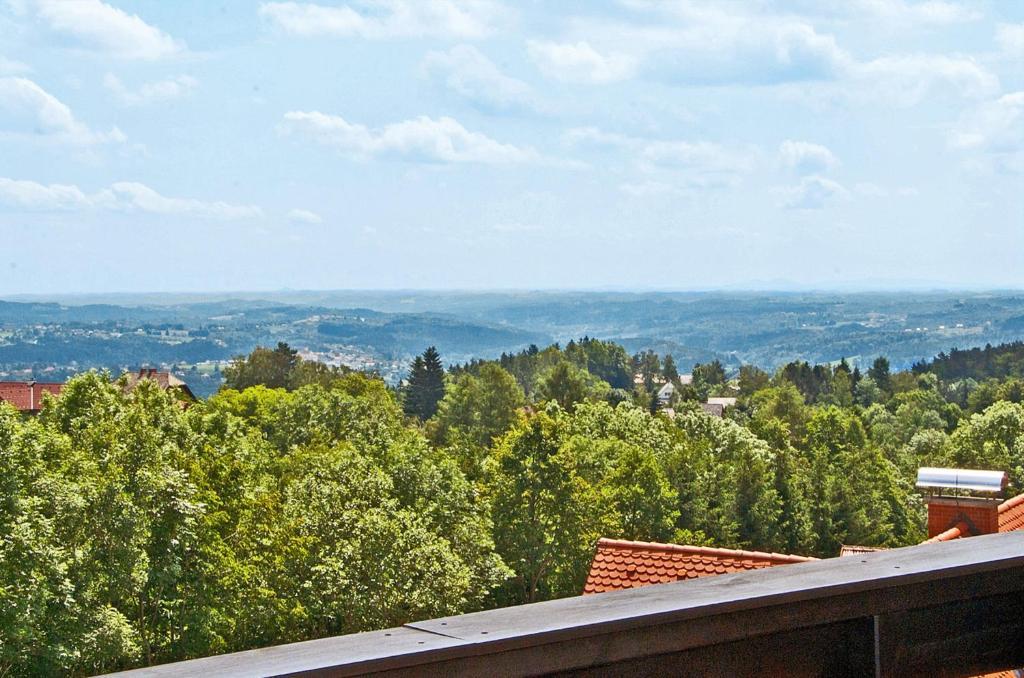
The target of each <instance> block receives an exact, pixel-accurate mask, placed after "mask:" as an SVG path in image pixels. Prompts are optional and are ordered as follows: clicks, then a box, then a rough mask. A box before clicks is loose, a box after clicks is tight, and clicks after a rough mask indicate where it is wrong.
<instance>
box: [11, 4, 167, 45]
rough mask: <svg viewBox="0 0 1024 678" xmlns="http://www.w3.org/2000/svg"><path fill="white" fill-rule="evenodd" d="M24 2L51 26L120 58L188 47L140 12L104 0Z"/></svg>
mask: <svg viewBox="0 0 1024 678" xmlns="http://www.w3.org/2000/svg"><path fill="white" fill-rule="evenodd" d="M21 5H22V8H23V11H25V12H29V13H31V14H33V15H34V16H35V17H36V18H38V19H39V20H40V21H41V22H42V23H44V24H45V25H46V26H47V27H49V28H50V30H52V31H54V32H57V33H61V34H63V35H66V36H68V37H70V38H72V39H73V40H75V41H76V42H77V43H78V44H79V45H81V46H82V47H84V48H87V49H93V50H96V51H101V52H104V53H107V54H110V55H113V56H116V57H119V58H123V59H142V60H154V59H161V58H164V57H169V56H173V55H175V54H179V53H181V52H183V51H184V50H185V46H184V44H183V43H181V42H180V41H178V40H175V39H174V38H172V37H171V36H170V35H168V34H166V33H164V32H163V31H161V30H160V29H159V28H157V27H156V26H152V25H150V24H148V23H146V22H145V21H143V20H142V19H141V18H139V16H138V15H136V14H128V13H127V12H124V11H122V10H120V9H118V8H116V7H113V6H111V5H108V4H107V3H105V2H101V1H100V0H27V1H26V2H23V3H21Z"/></svg>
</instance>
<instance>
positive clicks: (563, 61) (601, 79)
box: [526, 40, 638, 84]
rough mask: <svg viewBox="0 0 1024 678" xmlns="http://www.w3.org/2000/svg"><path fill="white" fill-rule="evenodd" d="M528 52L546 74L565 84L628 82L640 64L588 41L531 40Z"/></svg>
mask: <svg viewBox="0 0 1024 678" xmlns="http://www.w3.org/2000/svg"><path fill="white" fill-rule="evenodd" d="M526 51H527V54H529V56H530V59H531V60H533V62H534V63H535V64H536V65H537V67H538V68H539V69H540V70H541V72H542V73H544V74H545V75H547V76H549V77H552V78H555V79H557V80H562V81H565V82H583V83H591V84H606V83H610V82H616V81H619V80H625V79H627V78H629V77H631V76H632V75H633V74H634V73H635V71H636V68H637V63H638V62H637V59H636V57H634V56H631V55H628V54H623V53H620V52H608V53H605V54H602V53H600V52H598V51H597V50H596V49H594V48H593V47H591V46H590V44H589V43H587V42H585V41H580V42H576V43H558V42H548V41H540V40H530V41H529V42H527V44H526Z"/></svg>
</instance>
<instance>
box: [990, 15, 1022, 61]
mask: <svg viewBox="0 0 1024 678" xmlns="http://www.w3.org/2000/svg"><path fill="white" fill-rule="evenodd" d="M996 43H998V45H999V47H1000V48H1001V49H1002V50H1003V52H1004V53H1005V54H1006V55H1007V56H1009V57H1010V58H1014V59H1020V58H1024V23H1021V24H999V25H998V26H997V27H996Z"/></svg>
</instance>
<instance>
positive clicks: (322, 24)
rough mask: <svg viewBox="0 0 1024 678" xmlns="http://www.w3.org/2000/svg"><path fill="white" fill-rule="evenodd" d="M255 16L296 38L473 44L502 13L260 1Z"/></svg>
mask: <svg viewBox="0 0 1024 678" xmlns="http://www.w3.org/2000/svg"><path fill="white" fill-rule="evenodd" d="M259 13H260V16H262V17H263V18H264V19H266V20H268V21H270V22H271V23H272V24H274V25H275V26H277V27H278V28H279V29H281V30H283V31H285V32H286V33H290V34H292V35H298V36H306V37H313V36H330V37H357V38H365V39H388V38H409V37H438V38H461V39H478V38H483V37H486V36H488V35H490V34H491V33H493V32H494V31H495V30H496V28H497V26H498V25H499V23H500V21H501V20H503V19H504V18H505V17H506V15H507V12H506V10H505V9H504V8H503V7H502V6H501V5H500V4H499V3H498V2H495V1H494V0H361V1H360V2H353V3H350V4H343V5H339V6H327V5H318V4H314V3H303V2H265V3H263V4H262V5H260V10H259Z"/></svg>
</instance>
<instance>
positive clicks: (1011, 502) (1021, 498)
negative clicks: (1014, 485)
mask: <svg viewBox="0 0 1024 678" xmlns="http://www.w3.org/2000/svg"><path fill="white" fill-rule="evenodd" d="M1021 504H1024V494H1018V495H1017V496H1016V497H1011V498H1010V499H1007V500H1006V501H1004V502H1003V503H1002V504H1000V505H999V512H1000V513H1003V512H1005V511H1009V510H1010V509H1012V508H1016V507H1018V506H1020V505H1021Z"/></svg>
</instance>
